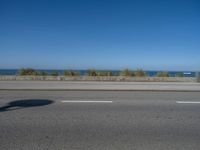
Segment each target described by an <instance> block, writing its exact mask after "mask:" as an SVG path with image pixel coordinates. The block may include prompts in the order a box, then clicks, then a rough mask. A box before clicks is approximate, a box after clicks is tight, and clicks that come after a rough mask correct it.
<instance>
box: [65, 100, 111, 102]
mask: <svg viewBox="0 0 200 150" xmlns="http://www.w3.org/2000/svg"><path fill="white" fill-rule="evenodd" d="M61 102H62V103H112V102H113V101H83V100H63V101H61Z"/></svg>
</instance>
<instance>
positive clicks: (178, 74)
mask: <svg viewBox="0 0 200 150" xmlns="http://www.w3.org/2000/svg"><path fill="white" fill-rule="evenodd" d="M175 76H176V77H184V74H183V73H182V72H178V73H176V75H175Z"/></svg>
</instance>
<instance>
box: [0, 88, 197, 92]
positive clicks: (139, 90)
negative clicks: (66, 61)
mask: <svg viewBox="0 0 200 150" xmlns="http://www.w3.org/2000/svg"><path fill="white" fill-rule="evenodd" d="M0 91H116V92H118V91H122V92H126V91H127V92H131V91H133V92H134V91H135V92H200V90H160V89H0Z"/></svg>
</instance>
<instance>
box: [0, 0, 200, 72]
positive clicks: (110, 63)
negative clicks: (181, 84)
mask: <svg viewBox="0 0 200 150" xmlns="http://www.w3.org/2000/svg"><path fill="white" fill-rule="evenodd" d="M22 67H32V68H37V69H88V68H96V69H123V68H130V69H136V68H142V69H145V70H200V1H199V0H0V68H22Z"/></svg>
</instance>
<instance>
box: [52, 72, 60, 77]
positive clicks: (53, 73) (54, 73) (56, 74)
mask: <svg viewBox="0 0 200 150" xmlns="http://www.w3.org/2000/svg"><path fill="white" fill-rule="evenodd" d="M51 75H52V76H58V75H59V73H58V72H57V71H54V72H52V73H51Z"/></svg>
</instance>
